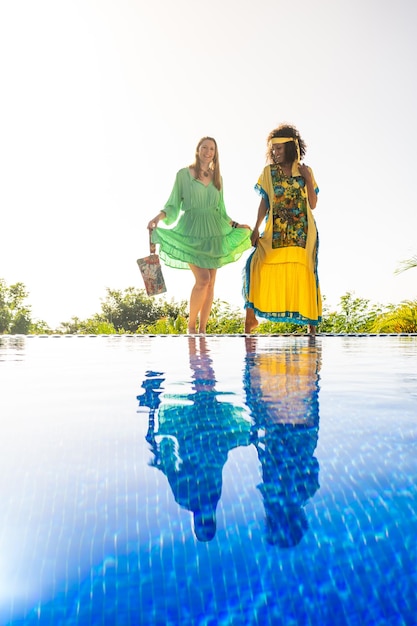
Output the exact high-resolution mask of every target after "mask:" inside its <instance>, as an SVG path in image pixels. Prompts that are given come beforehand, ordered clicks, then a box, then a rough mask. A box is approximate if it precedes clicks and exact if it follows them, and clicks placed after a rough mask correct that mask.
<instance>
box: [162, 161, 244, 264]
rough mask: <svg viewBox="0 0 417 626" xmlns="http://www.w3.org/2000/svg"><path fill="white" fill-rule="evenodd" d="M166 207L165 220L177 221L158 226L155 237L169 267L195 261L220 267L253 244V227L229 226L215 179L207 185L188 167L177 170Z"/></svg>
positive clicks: (163, 258)
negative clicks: (251, 229) (192, 174)
mask: <svg viewBox="0 0 417 626" xmlns="http://www.w3.org/2000/svg"><path fill="white" fill-rule="evenodd" d="M164 211H165V212H166V218H165V219H164V220H163V221H164V223H165V224H166V225H167V226H170V225H172V224H174V223H175V222H176V223H175V225H174V226H173V228H163V227H158V228H155V230H154V231H153V232H152V241H153V242H154V243H157V244H159V246H160V247H159V256H160V257H161V259H162V260H163V261H164V263H166V265H169V266H170V267H175V268H179V269H189V263H192V264H193V265H197V267H204V268H207V269H217V268H219V267H222V266H223V265H226V264H227V263H232V262H233V261H237V260H238V259H239V258H240V256H241V255H242V253H243V252H244V251H245V250H248V249H249V248H250V247H251V242H250V231H249V230H248V229H247V228H232V227H231V226H230V221H231V218H230V217H229V216H228V215H227V213H226V208H225V205H224V199H223V190H221V191H219V190H218V189H217V188H216V187H215V186H214V185H213V183H212V182H211V183H210V184H209V185H208V186H207V187H206V186H205V185H204V184H203V183H202V182H201V181H199V180H196V179H195V178H193V177H192V176H191V173H190V170H189V168H188V167H185V168H183V169H181V170H179V172H178V173H177V176H176V179H175V184H174V187H173V189H172V192H171V195H170V197H169V199H168V202H167V203H166V205H165V207H164ZM178 217H179V219H178ZM177 220H178V221H177Z"/></svg>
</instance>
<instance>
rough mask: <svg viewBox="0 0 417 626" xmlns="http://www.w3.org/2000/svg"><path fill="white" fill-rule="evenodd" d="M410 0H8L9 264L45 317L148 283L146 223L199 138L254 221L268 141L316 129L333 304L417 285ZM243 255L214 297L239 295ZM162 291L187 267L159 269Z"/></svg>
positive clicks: (1, 145) (95, 308) (4, 144)
mask: <svg viewBox="0 0 417 626" xmlns="http://www.w3.org/2000/svg"><path fill="white" fill-rule="evenodd" d="M416 23H417V3H416V2H415V0H397V2H391V1H390V0H316V1H314V2H313V1H312V0H298V2H296V3H294V2H283V1H281V0H257V2H249V1H247V2H244V1H242V0H211V2H210V3H208V4H207V3H198V2H194V1H193V0H175V1H173V0H155V1H153V2H151V1H150V0H36V2H34V1H33V0H13V1H12V0H0V83H1V88H2V96H1V99H0V109H1V110H0V113H1V115H0V166H1V184H0V206H1V240H0V277H1V278H4V279H5V280H6V282H7V283H8V284H12V283H14V282H17V281H20V282H23V283H24V284H25V285H26V287H27V289H28V291H29V294H30V295H29V298H28V303H29V304H30V305H31V306H32V314H33V317H34V318H35V319H42V320H45V321H46V322H47V323H48V324H49V325H50V326H51V327H55V326H57V325H58V324H59V323H60V322H62V321H68V320H69V319H70V318H71V317H72V316H78V317H80V318H86V317H88V316H90V315H92V314H94V313H96V312H99V311H100V304H101V299H103V298H104V297H105V295H106V287H110V288H112V289H124V288H126V287H128V286H134V287H139V288H142V287H143V283H142V279H141V276H140V273H139V270H138V267H137V265H136V259H137V258H138V257H141V256H145V255H146V254H147V250H148V239H147V237H148V235H147V230H146V224H147V223H148V221H149V219H150V218H151V217H153V215H154V214H155V213H157V212H158V211H159V210H160V209H161V208H162V207H163V205H164V203H165V201H166V199H167V198H168V195H169V193H170V191H171V187H172V184H173V182H174V178H175V173H176V171H177V170H178V169H180V168H181V167H183V166H185V165H188V164H189V163H190V162H191V161H192V160H193V157H194V150H195V147H196V144H197V142H198V140H199V139H200V137H202V136H204V135H212V136H214V137H215V138H216V139H217V142H218V145H219V151H220V163H221V168H222V174H223V178H224V184H225V200H226V206H227V209H228V212H229V214H230V216H231V217H232V218H233V219H235V220H238V221H240V222H245V223H248V224H250V225H253V223H254V221H255V216H256V211H257V207H258V202H259V197H258V196H257V194H256V193H255V191H254V190H253V186H254V184H255V183H256V180H257V178H258V175H259V173H260V171H261V169H262V167H263V166H264V163H265V150H266V144H265V140H266V137H267V135H268V133H269V131H270V130H271V129H272V128H274V127H275V126H276V125H278V124H279V123H281V122H289V123H293V124H295V125H296V126H297V127H298V128H299V129H300V131H301V134H302V136H303V138H304V139H305V141H306V143H307V144H308V150H307V155H306V158H305V162H306V163H307V164H308V165H310V166H311V167H312V168H313V170H314V173H315V176H316V179H317V182H318V184H319V187H320V196H319V202H318V206H317V209H316V211H315V217H316V221H317V225H318V228H319V233H320V255H319V275H320V282H321V288H322V292H323V294H324V296H325V297H326V300H327V303H328V304H329V305H330V306H331V307H332V308H335V307H336V306H337V304H338V303H339V300H340V297H341V296H342V295H344V294H345V293H346V292H347V291H353V292H354V293H355V295H356V296H358V297H363V298H368V299H370V300H371V302H378V303H382V304H387V303H389V302H393V303H399V302H400V301H402V300H404V299H415V298H417V270H409V271H407V272H405V273H404V274H400V275H394V270H395V269H396V267H397V266H398V264H399V262H400V261H401V260H403V259H406V258H410V257H411V256H413V255H414V254H417V237H416V233H417V210H416V209H417V207H416V199H415V193H414V187H413V185H414V182H415V170H416V161H415V148H416V145H417V115H416V111H417V98H416V70H415V63H416V58H417V38H416V36H415V25H416ZM243 264H244V259H241V260H240V261H238V262H237V263H235V264H232V265H230V266H228V267H226V268H223V269H221V270H219V272H218V279H217V288H216V297H218V298H221V299H223V300H226V301H228V302H230V303H231V304H232V305H237V306H242V305H243V301H242V298H241V271H242V268H243ZM164 275H165V279H166V282H167V286H168V294H167V297H168V299H170V298H171V297H172V298H174V299H175V300H177V301H178V300H182V299H188V297H189V293H190V289H191V286H192V277H191V272H188V271H181V270H169V269H167V268H165V269H164Z"/></svg>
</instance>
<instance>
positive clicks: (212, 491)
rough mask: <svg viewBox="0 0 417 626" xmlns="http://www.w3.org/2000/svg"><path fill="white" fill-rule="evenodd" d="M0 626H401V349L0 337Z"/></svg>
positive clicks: (416, 437)
mask: <svg viewBox="0 0 417 626" xmlns="http://www.w3.org/2000/svg"><path fill="white" fill-rule="evenodd" d="M0 389H1V393H0V415H1V426H2V430H1V435H2V436H1V439H0V497H1V503H2V507H1V513H0V624H1V625H6V624H10V625H18V624H19V625H32V624H42V625H43V624H45V625H46V624H48V625H51V626H57V625H61V624H62V625H80V626H82V625H84V624H89V625H90V624H91V625H95V624H97V625H112V624H114V625H116V624H117V625H120V626H127V625H139V624H140V625H142V624H144V625H147V626H148V625H149V626H151V625H152V626H153V625H155V626H167V625H181V626H188V625H192V626H194V625H201V626H215V625H218V624H219V625H223V626H229V625H230V626H246V625H262V626H268V625H273V626H275V625H277V626H279V625H283V626H284V625H285V626H289V625H293V624H294V625H297V626H298V625H300V624H301V625H310V624H311V625H320V626H323V625H324V626H326V625H332V626H343V625H345V624H346V625H355V626H357V625H358V626H359V625H367V624H370V625H371V624H372V625H374V624H384V625H385V624H388V625H390V626H391V625H392V626H394V625H407V626H409V625H413V624H417V540H416V537H417V486H416V482H417V481H416V479H417V337H416V336H412V335H410V336H319V337H317V338H316V339H315V340H311V339H309V338H308V337H301V336H299V337H296V336H294V337H291V336H271V337H261V336H260V337H245V336H207V337H187V336H108V337H105V336H103V337H102V336H97V337H94V336H90V337H85V336H61V337H54V336H53V337H2V338H0Z"/></svg>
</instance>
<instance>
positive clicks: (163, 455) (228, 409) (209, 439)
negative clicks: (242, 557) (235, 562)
mask: <svg viewBox="0 0 417 626" xmlns="http://www.w3.org/2000/svg"><path fill="white" fill-rule="evenodd" d="M188 342H189V343H188V345H189V359H190V367H191V370H192V372H193V374H192V393H188V394H166V395H164V396H163V398H162V401H161V404H160V406H159V410H158V419H157V421H158V427H157V431H156V432H155V430H154V427H153V426H152V424H151V427H150V430H149V431H148V441H151V442H152V441H153V444H152V451H153V453H154V455H155V457H154V460H153V465H154V466H155V467H157V468H158V469H160V470H161V471H162V472H163V473H164V474H165V475H166V476H167V478H168V481H169V484H170V486H171V489H172V493H173V495H174V498H175V500H176V502H177V503H178V504H179V505H180V506H182V507H184V508H186V509H188V510H189V511H191V512H192V513H193V519H194V532H195V535H196V537H197V539H198V540H199V541H210V540H211V539H213V537H214V535H215V533H216V508H217V504H218V502H219V500H220V497H221V491H222V471H223V466H224V465H225V463H226V461H227V456H228V453H229V451H230V450H232V449H233V448H235V447H237V446H242V445H248V444H249V443H250V422H249V421H248V419H246V418H245V417H244V415H243V412H244V409H243V408H241V407H238V406H236V405H234V404H232V403H230V402H227V401H225V400H223V399H222V398H221V395H222V394H220V392H218V391H216V389H215V385H216V378H215V374H214V371H213V364H212V360H211V358H210V354H209V351H208V349H207V340H206V338H205V337H199V338H196V337H190V338H189V340H188ZM151 433H152V434H151ZM150 434H151V435H150Z"/></svg>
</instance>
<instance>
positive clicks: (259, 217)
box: [250, 198, 268, 246]
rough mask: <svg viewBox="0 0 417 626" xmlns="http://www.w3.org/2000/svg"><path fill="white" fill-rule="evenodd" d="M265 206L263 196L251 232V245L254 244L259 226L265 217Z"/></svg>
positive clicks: (257, 236) (257, 237)
mask: <svg viewBox="0 0 417 626" xmlns="http://www.w3.org/2000/svg"><path fill="white" fill-rule="evenodd" d="M267 210H268V209H267V206H266V202H265V200H264V198H262V199H261V201H260V203H259V207H258V215H257V217H256V224H255V227H254V229H253V231H252V234H251V238H250V239H251V242H252V245H253V246H256V244H257V243H258V239H259V227H260V225H261V224H262V222H263V221H264V219H265V216H266V213H267Z"/></svg>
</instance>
